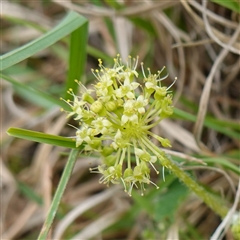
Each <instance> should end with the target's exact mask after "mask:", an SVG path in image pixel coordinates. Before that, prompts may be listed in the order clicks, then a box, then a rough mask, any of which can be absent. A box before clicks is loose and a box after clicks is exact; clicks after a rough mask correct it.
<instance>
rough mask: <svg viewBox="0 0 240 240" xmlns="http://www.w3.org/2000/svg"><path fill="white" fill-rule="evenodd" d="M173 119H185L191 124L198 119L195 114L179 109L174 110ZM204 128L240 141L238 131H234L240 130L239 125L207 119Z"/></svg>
mask: <svg viewBox="0 0 240 240" xmlns="http://www.w3.org/2000/svg"><path fill="white" fill-rule="evenodd" d="M173 117H176V118H181V119H185V120H188V121H191V122H195V121H196V119H197V118H196V116H194V115H193V114H191V113H188V112H185V111H182V110H180V109H177V108H174V114H173ZM204 126H205V127H209V128H211V129H213V130H215V131H217V132H219V133H222V134H225V135H226V136H228V137H231V138H234V139H240V133H239V132H238V131H234V130H233V128H236V130H238V129H239V126H238V125H237V124H233V123H231V122H228V121H222V120H217V119H213V118H211V117H207V118H206V119H205V121H204Z"/></svg>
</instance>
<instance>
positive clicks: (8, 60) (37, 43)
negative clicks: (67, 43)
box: [0, 12, 87, 71]
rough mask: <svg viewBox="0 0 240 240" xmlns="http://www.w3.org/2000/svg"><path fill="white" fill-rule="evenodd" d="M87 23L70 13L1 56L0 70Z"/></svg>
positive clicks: (82, 18) (79, 16)
mask: <svg viewBox="0 0 240 240" xmlns="http://www.w3.org/2000/svg"><path fill="white" fill-rule="evenodd" d="M86 22H87V19H86V18H84V17H83V16H81V15H79V14H78V13H76V12H70V13H69V14H68V15H67V16H66V17H65V18H64V19H63V20H62V21H61V22H60V23H59V24H58V25H57V26H56V27H55V28H53V29H52V30H50V31H49V32H47V33H46V34H44V35H42V36H41V37H39V38H37V39H35V40H33V41H31V42H30V43H27V44H25V45H24V46H22V47H19V48H17V49H15V50H13V51H11V52H8V53H6V54H4V55H3V56H1V59H0V70H1V71H2V70H4V69H6V68H8V67H11V66H12V65H14V64H16V63H18V62H20V61H22V60H24V59H26V58H28V57H30V56H32V55H33V54H35V53H37V52H39V51H41V50H43V49H45V48H47V47H49V46H51V45H52V44H54V43H55V42H57V41H58V40H60V39H62V38H63V37H65V36H67V35H68V34H70V33H71V32H72V31H74V30H76V29H77V28H79V27H80V26H81V25H83V24H84V23H86Z"/></svg>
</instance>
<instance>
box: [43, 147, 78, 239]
mask: <svg viewBox="0 0 240 240" xmlns="http://www.w3.org/2000/svg"><path fill="white" fill-rule="evenodd" d="M78 153H79V151H78V150H77V149H72V151H71V153H70V155H69V158H68V161H67V164H66V166H65V168H64V171H63V174H62V177H61V179H60V182H59V184H58V187H57V190H56V192H55V195H54V198H53V201H52V204H51V206H50V209H49V212H48V214H47V217H46V219H45V222H44V225H43V227H42V230H41V232H40V234H39V236H38V240H45V239H47V235H48V232H49V230H50V228H51V225H52V223H53V220H54V218H55V215H56V213H57V210H58V206H59V204H60V201H61V199H62V196H63V193H64V191H65V189H66V186H67V184H68V181H69V178H70V176H71V173H72V170H73V167H74V165H75V162H76V160H77V157H78Z"/></svg>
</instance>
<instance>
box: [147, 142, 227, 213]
mask: <svg viewBox="0 0 240 240" xmlns="http://www.w3.org/2000/svg"><path fill="white" fill-rule="evenodd" d="M144 142H145V144H146V145H147V146H148V147H149V149H150V150H151V151H152V152H153V153H154V154H155V155H156V156H157V157H158V158H159V160H160V162H161V164H162V166H164V167H166V168H167V169H168V170H170V171H171V172H172V173H173V174H174V175H175V176H177V177H178V178H179V180H181V181H182V182H183V183H184V184H185V185H186V186H187V187H188V188H189V189H190V190H192V191H193V192H194V193H195V194H197V195H198V197H199V198H201V199H202V200H203V201H204V202H205V203H206V204H207V205H208V206H209V207H210V208H211V209H212V210H213V211H214V212H215V213H217V214H218V215H219V216H221V217H222V218H223V217H225V216H226V214H227V213H228V211H229V209H228V208H227V207H226V206H225V205H224V204H223V202H221V201H219V198H217V197H216V196H214V195H212V194H211V193H209V192H207V191H206V190H204V188H203V187H201V186H200V185H199V184H198V183H197V182H195V181H194V180H193V179H192V178H191V177H190V176H189V175H187V173H185V172H184V171H183V170H181V169H180V168H179V167H178V166H177V165H176V164H174V163H173V162H172V161H171V160H170V159H169V158H168V157H167V156H166V154H165V153H164V152H163V151H161V150H160V149H159V148H158V147H157V146H155V145H154V144H153V143H152V142H150V141H149V140H148V139H147V138H146V139H144Z"/></svg>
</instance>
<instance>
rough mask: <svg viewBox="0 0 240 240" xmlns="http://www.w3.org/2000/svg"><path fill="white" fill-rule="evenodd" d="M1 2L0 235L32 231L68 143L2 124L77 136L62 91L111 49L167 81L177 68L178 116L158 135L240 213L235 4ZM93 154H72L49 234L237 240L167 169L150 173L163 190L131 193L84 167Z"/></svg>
mask: <svg viewBox="0 0 240 240" xmlns="http://www.w3.org/2000/svg"><path fill="white" fill-rule="evenodd" d="M1 7H2V10H1V11H2V24H1V28H2V33H3V34H2V36H1V54H3V55H2V57H1V70H2V73H1V77H2V80H1V106H0V107H1V183H2V184H1V193H2V194H1V221H2V229H1V230H2V232H1V236H2V239H24V240H27V239H37V236H38V234H39V232H40V231H41V227H42V225H43V222H44V220H45V218H46V216H47V212H48V209H49V207H50V204H51V202H52V198H53V195H54V193H55V191H56V188H57V186H58V183H59V180H60V177H61V175H62V173H63V169H64V167H65V165H66V162H67V160H68V156H69V152H70V150H69V148H71V147H72V146H73V145H72V142H71V141H70V140H69V141H67V140H66V139H65V138H56V139H52V137H51V136H50V137H49V141H48V142H47V143H50V145H49V144H43V143H36V142H33V141H29V140H34V141H36V139H38V142H41V140H40V139H41V137H42V138H43V139H44V140H42V142H45V143H46V139H47V138H48V135H46V134H43V135H39V134H36V133H33V132H23V131H20V132H17V130H16V129H15V131H14V130H12V135H15V136H19V137H21V138H25V139H28V140H23V139H21V138H14V137H12V136H9V135H8V134H7V130H8V129H9V128H10V127H14V128H23V129H29V130H33V131H37V132H42V133H47V134H53V135H59V136H67V137H70V136H73V135H74V129H73V128H72V127H69V126H68V125H67V123H70V124H74V122H72V121H71V120H70V121H68V119H66V115H65V114H63V113H61V112H60V111H59V109H60V107H62V106H64V107H66V106H65V105H64V103H63V102H62V101H60V100H59V97H67V95H66V89H68V88H69V87H72V88H73V89H74V90H75V91H77V86H76V84H75V83H74V79H80V80H81V82H82V83H83V84H85V85H86V86H87V85H89V86H90V85H91V84H92V83H93V82H94V81H95V79H94V76H93V75H92V74H91V69H92V68H94V69H95V68H97V64H98V61H97V59H98V58H101V59H102V60H103V61H104V64H105V65H107V66H112V64H113V61H112V58H113V57H115V56H116V54H117V53H120V54H121V56H122V59H123V60H124V59H127V56H128V55H129V54H131V55H132V56H136V55H138V56H139V58H140V62H141V61H143V62H144V63H145V66H146V67H151V70H152V72H154V71H157V70H159V69H161V68H162V67H163V66H166V68H167V71H168V73H169V77H168V79H167V80H165V82H164V84H166V86H167V85H170V84H171V83H172V82H173V80H174V78H175V77H176V76H177V78H178V81H177V82H176V83H175V85H174V86H173V88H172V89H173V94H174V105H175V110H174V115H173V116H172V118H171V119H170V120H164V121H163V122H162V123H161V124H160V125H159V126H158V127H156V128H155V129H154V131H155V132H156V133H157V134H159V135H161V136H164V137H167V138H168V139H170V140H171V143H172V146H173V147H172V149H171V150H169V149H168V150H166V151H167V153H168V154H169V155H170V156H171V158H172V159H173V160H174V161H175V162H177V163H178V164H179V166H181V168H182V169H185V170H186V171H188V172H189V174H191V175H192V176H193V177H194V179H196V181H198V182H199V183H200V184H201V185H202V186H203V187H204V188H205V189H206V191H209V192H212V193H214V194H215V195H216V196H217V197H220V198H222V199H223V200H224V201H225V203H226V205H227V206H228V207H229V209H230V208H232V210H233V211H234V210H237V209H238V200H239V198H240V190H239V189H240V188H239V186H238V185H239V175H240V170H239V163H240V152H239V145H240V144H239V139H240V125H239V118H240V104H239V96H240V81H239V79H240V70H239V69H240V68H239V65H240V62H239V53H240V51H239V49H240V38H239V32H240V27H239V20H240V15H239V13H240V7H239V2H238V1H237V0H236V1H234V0H232V1H221V0H214V1H189V0H184V1H163V0H162V1H160V0H159V1H149V0H148V1H131V0H126V1H115V0H112V1H98V0H89V1H55V0H53V1H51V0H45V1H44V0H43V1H17V0H15V1H8V2H1ZM87 26H88V30H87ZM67 121H68V122H67ZM9 133H11V132H9ZM24 134H25V135H24ZM34 134H35V135H34ZM51 143H52V144H54V143H55V144H54V145H51ZM56 143H58V144H56ZM56 145H57V146H56ZM98 161H99V160H98V158H97V157H96V156H92V155H91V156H90V155H84V154H82V155H81V156H80V157H79V158H78V161H77V162H76V164H75V167H74V170H73V173H72V175H71V178H70V180H69V183H68V185H67V188H66V190H65V193H64V195H63V198H62V200H61V203H60V206H59V210H58V212H57V214H56V219H55V221H54V222H53V227H52V231H51V232H50V235H49V236H51V237H49V238H51V239H84V240H85V239H128V240H132V239H149V240H150V239H171V240H172V239H184V240H186V239H199V240H202V239H209V238H210V236H211V235H212V234H214V232H215V234H216V235H214V236H215V237H216V238H215V239H221V238H220V237H223V238H224V239H233V235H232V232H231V229H230V227H229V223H230V221H231V218H232V214H230V215H229V216H228V218H227V219H226V221H222V219H221V218H220V217H219V216H217V215H216V214H215V213H214V212H212V211H211V210H210V209H209V208H208V207H207V206H206V205H205V204H204V203H202V202H201V201H200V200H199V199H198V198H197V196H196V195H194V194H193V193H191V192H189V191H188V190H187V188H186V187H185V186H184V185H183V184H182V183H181V182H179V181H178V180H177V179H176V178H175V177H174V176H173V175H172V174H171V173H170V172H165V181H163V179H162V176H154V173H153V178H154V180H155V182H157V184H158V185H159V187H160V189H159V190H156V189H155V188H154V187H153V188H151V187H148V190H147V192H146V194H145V196H144V197H141V196H140V194H139V193H138V192H137V191H134V192H133V196H132V197H131V198H130V197H129V196H128V195H127V194H125V193H124V192H123V190H122V189H121V187H120V186H119V187H118V186H117V187H116V186H111V187H110V188H106V186H105V185H101V184H99V183H98V179H99V177H100V176H99V175H98V174H90V173H89V167H90V166H95V165H97V163H98ZM158 167H159V169H161V166H160V165H159V166H158ZM221 223H222V225H220V224H221ZM221 229H223V230H224V231H225V232H224V234H222V236H220V234H219V233H218V232H217V231H219V232H221Z"/></svg>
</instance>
